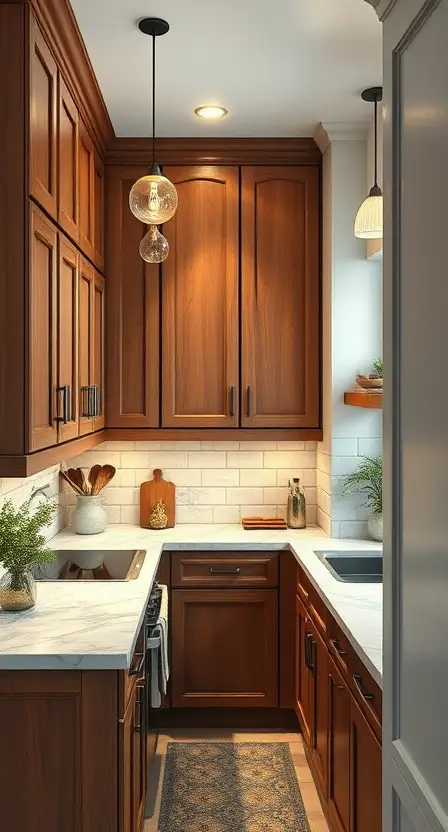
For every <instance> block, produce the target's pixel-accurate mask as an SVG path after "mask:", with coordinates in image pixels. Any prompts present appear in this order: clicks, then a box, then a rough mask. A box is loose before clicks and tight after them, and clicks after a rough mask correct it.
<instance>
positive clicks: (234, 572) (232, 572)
mask: <svg viewBox="0 0 448 832" xmlns="http://www.w3.org/2000/svg"><path fill="white" fill-rule="evenodd" d="M240 572H241V569H240V567H239V566H237V567H235V569H227V568H224V569H219V568H217V567H214V566H210V574H211V575H239V574H240Z"/></svg>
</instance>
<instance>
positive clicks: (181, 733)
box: [144, 729, 328, 832]
mask: <svg viewBox="0 0 448 832" xmlns="http://www.w3.org/2000/svg"><path fill="white" fill-rule="evenodd" d="M195 741H196V742H206V741H209V742H220V741H221V742H288V743H289V747H290V749H291V754H292V757H293V760H294V766H295V770H296V774H297V779H298V781H299V784H300V790H301V792H302V797H303V802H304V804H305V809H306V811H307V815H308V820H309V824H310V827H311V832H328V826H327V823H326V821H325V817H324V814H323V812H322V807H321V805H320V801H319V798H318V796H317V792H316V788H315V786H314V783H313V778H312V775H311V772H310V769H309V767H308V763H307V761H306V757H305V752H304V750H303V744H302V736H301V734H291V733H288V734H286V733H285V734H281V733H280V734H279V733H274V732H270V733H263V734H260V733H256V732H249V733H243V732H238V733H235V734H232V733H231V732H230V731H228V730H222V731H221V730H214V731H210V730H198V729H193V730H191V731H187V730H180V729H179V730H177V729H176V730H173V731H172V732H170V733H165V734H161V736H160V737H159V744H158V749H157V755H156V757H155V760H154V763H153V768H152V773H151V779H150V786H149V806H150V807H151V808H150V812H148V814H149V813H150V814H151V817H150V818H147V820H146V821H145V825H144V832H157V828H158V817H159V810H160V800H161V791H162V789H161V786H162V782H163V771H164V766H165V756H166V746H167V743H168V742H195Z"/></svg>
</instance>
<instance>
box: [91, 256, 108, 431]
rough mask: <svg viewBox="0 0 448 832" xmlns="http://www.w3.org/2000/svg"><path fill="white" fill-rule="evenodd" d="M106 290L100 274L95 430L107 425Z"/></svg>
mask: <svg viewBox="0 0 448 832" xmlns="http://www.w3.org/2000/svg"><path fill="white" fill-rule="evenodd" d="M104 288H105V281H104V278H103V277H101V275H100V274H98V272H95V274H94V281H93V383H94V385H95V387H96V390H97V399H96V402H97V408H98V413H97V415H96V416H94V419H93V429H94V430H100V428H103V427H104V425H105V421H106V420H105V401H106V389H105V372H104V369H105V368H104V317H105V314H104V313H105V306H104V299H105V295H104Z"/></svg>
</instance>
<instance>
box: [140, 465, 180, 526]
mask: <svg viewBox="0 0 448 832" xmlns="http://www.w3.org/2000/svg"><path fill="white" fill-rule="evenodd" d="M152 473H153V475H154V479H153V480H147V481H146V482H142V484H141V486H140V525H141V527H142V528H143V529H149V518H150V517H151V514H152V512H153V510H154V509H155V507H156V505H157V503H158V502H160V500H161V501H162V503H163V505H164V506H165V511H166V514H167V517H168V523H167V529H172V528H173V527H174V523H175V512H176V486H175V485H174V483H173V482H167V481H166V480H164V479H163V477H162V471H161V470H160V468H155V469H154V471H153V472H152Z"/></svg>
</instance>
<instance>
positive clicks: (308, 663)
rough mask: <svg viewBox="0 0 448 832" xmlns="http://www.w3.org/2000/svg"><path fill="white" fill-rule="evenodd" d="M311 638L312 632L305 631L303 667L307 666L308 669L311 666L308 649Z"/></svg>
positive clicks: (309, 650)
mask: <svg viewBox="0 0 448 832" xmlns="http://www.w3.org/2000/svg"><path fill="white" fill-rule="evenodd" d="M312 638H313V634H312V633H305V667H307V668H308V670H311V668H312V662H311V649H310V648H311V639H312Z"/></svg>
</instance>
